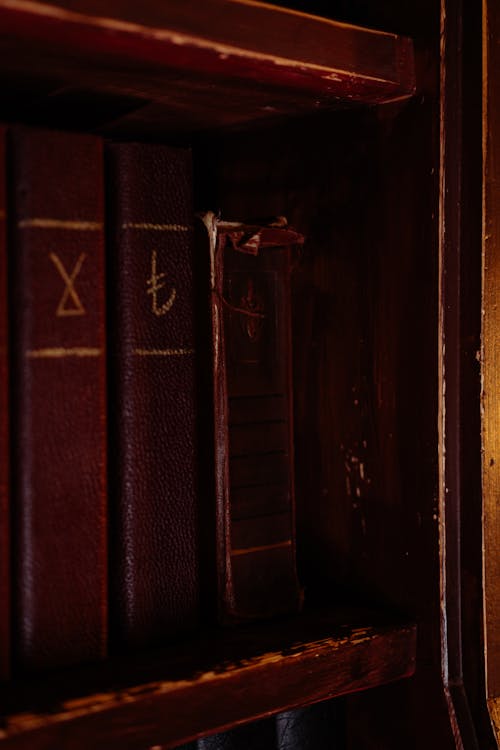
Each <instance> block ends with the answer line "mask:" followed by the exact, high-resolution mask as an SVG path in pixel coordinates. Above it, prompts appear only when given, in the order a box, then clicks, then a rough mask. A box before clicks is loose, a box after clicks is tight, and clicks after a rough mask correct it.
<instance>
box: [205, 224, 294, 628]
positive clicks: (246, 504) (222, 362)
mask: <svg viewBox="0 0 500 750" xmlns="http://www.w3.org/2000/svg"><path fill="white" fill-rule="evenodd" d="M301 241H302V237H301V236H300V235H298V234H297V233H296V232H294V231H293V230H285V229H283V230H279V229H271V228H264V227H260V228H257V227H253V228H242V229H234V228H228V229H227V230H226V229H225V228H224V226H223V224H220V225H219V227H218V231H217V236H216V239H215V240H214V241H213V242H212V247H213V252H212V284H213V292H212V318H213V326H214V350H215V351H214V405H215V442H216V451H215V454H216V495H217V513H218V519H217V536H218V570H219V590H220V610H221V617H222V619H223V620H232V619H253V618H259V617H269V616H272V615H276V614H283V613H286V612H292V611H295V610H297V609H298V608H299V607H300V605H301V591H300V587H299V584H298V580H297V575H296V565H295V534H294V470H293V420H292V383H291V328H290V266H291V264H290V252H291V249H290V246H291V244H293V243H299V242H301Z"/></svg>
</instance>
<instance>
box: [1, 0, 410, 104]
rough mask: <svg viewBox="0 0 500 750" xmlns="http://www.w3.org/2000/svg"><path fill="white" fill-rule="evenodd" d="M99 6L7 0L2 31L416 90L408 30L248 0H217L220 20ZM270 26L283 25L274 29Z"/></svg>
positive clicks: (156, 62) (255, 74) (374, 88)
mask: <svg viewBox="0 0 500 750" xmlns="http://www.w3.org/2000/svg"><path fill="white" fill-rule="evenodd" d="M93 5H94V6H95V4H93V3H92V2H87V1H86V0H78V1H77V2H74V3H72V4H71V9H69V8H67V7H65V3H64V2H57V0H53V2H46V3H44V2H38V1H37V0H0V22H1V25H2V35H3V36H4V37H5V38H7V37H10V38H11V39H15V38H18V40H19V41H21V40H22V41H24V42H26V43H30V42H33V41H37V42H42V43H45V44H46V45H47V49H50V51H52V52H53V51H58V50H60V51H62V52H66V53H67V52H68V51H71V50H73V51H74V54H75V55H77V56H79V57H80V59H82V60H86V59H93V58H94V57H95V56H96V55H101V56H102V55H104V57H105V58H107V59H109V60H113V59H114V57H115V56H116V55H118V56H121V57H123V58H126V59H128V60H132V61H136V62H138V63H139V62H141V63H148V64H153V66H155V67H156V68H157V69H158V70H161V68H162V67H167V68H168V67H170V68H178V69H179V70H181V71H182V70H184V71H189V72H191V73H199V74H209V75H210V74H214V75H222V76H226V77H227V76H228V77H229V78H234V79H238V78H246V79H252V80H254V81H256V82H260V83H262V81H265V83H266V84H267V85H270V86H276V87H277V88H278V87H282V88H283V87H285V86H287V87H289V88H291V89H293V88H297V89H298V90H299V89H302V90H304V91H309V92H311V93H312V92H316V93H318V95H319V94H323V95H330V96H332V97H338V98H347V99H352V100H354V101H366V102H378V101H385V100H387V101H392V100H394V99H399V98H406V97H408V96H410V95H412V94H413V93H414V92H415V70H414V52H413V43H412V41H411V40H410V39H408V38H407V37H402V36H397V35H395V34H389V33H385V32H380V31H374V30H371V29H364V28H361V27H357V26H351V25H348V24H344V23H339V22H335V21H331V20H328V19H322V18H318V17H314V16H311V15H308V14H304V13H298V12H296V11H290V10H287V9H285V8H280V7H276V6H271V5H266V4H265V3H259V2H249V0H210V1H209V6H210V7H209V8H208V7H206V5H204V13H203V18H204V19H205V21H206V19H207V18H217V19H218V20H217V23H212V24H210V23H205V24H204V26H203V27H200V26H198V22H197V20H196V19H197V13H196V8H195V7H192V8H191V18H189V14H188V13H185V14H184V16H183V17H182V19H181V21H179V19H178V17H177V16H178V9H177V10H176V9H174V10H173V11H172V10H171V9H169V6H170V4H169V3H163V4H162V5H161V13H160V14H158V12H156V13H155V12H153V11H152V6H153V5H154V4H153V3H152V2H143V3H141V4H135V6H134V5H133V4H123V7H122V8H120V7H119V6H118V7H117V4H116V3H114V4H113V8H112V9H107V10H106V13H103V14H102V15H96V14H95V12H94V13H93V12H92V10H93ZM188 5H193V4H192V3H191V4H190V3H188ZM157 7H158V4H157V5H156V9H157ZM209 11H211V12H209ZM113 12H114V15H113ZM176 14H177V15H176ZM198 15H199V14H198ZM226 17H228V18H229V21H228V22H226V21H225V20H224V19H225V18H226ZM269 29H272V30H276V29H279V33H277V34H276V38H275V37H274V36H273V34H272V33H269ZM299 42H300V45H299ZM319 50H321V52H319Z"/></svg>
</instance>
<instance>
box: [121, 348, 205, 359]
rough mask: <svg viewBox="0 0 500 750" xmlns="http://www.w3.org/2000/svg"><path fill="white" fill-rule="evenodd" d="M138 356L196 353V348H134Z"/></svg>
mask: <svg viewBox="0 0 500 750" xmlns="http://www.w3.org/2000/svg"><path fill="white" fill-rule="evenodd" d="M134 354H136V355H137V356H138V357H179V356H182V355H183V354H194V349H134Z"/></svg>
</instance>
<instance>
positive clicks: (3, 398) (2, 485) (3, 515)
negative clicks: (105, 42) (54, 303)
mask: <svg viewBox="0 0 500 750" xmlns="http://www.w3.org/2000/svg"><path fill="white" fill-rule="evenodd" d="M5 137H6V134H5V128H4V127H0V680H5V679H7V677H8V676H9V664H10V615H11V608H10V530H9V527H10V522H9V513H10V508H9V474H10V470H9V378H8V372H9V370H8V316H7V289H8V284H7V242H6V219H7V201H6V164H5Z"/></svg>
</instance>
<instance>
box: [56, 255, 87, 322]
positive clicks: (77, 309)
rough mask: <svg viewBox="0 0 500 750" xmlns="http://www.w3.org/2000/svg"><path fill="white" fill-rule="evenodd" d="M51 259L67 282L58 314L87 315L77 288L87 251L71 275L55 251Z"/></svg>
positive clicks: (77, 262)
mask: <svg viewBox="0 0 500 750" xmlns="http://www.w3.org/2000/svg"><path fill="white" fill-rule="evenodd" d="M49 257H50V259H51V261H52V263H53V264H54V265H55V267H56V268H57V270H58V271H59V273H60V274H61V277H62V280H63V281H64V283H65V284H66V286H65V288H64V292H63V296H62V297H61V301H60V302H59V305H58V307H57V311H56V315H58V316H60V317H62V316H65V315H85V308H84V306H83V305H82V302H81V300H80V297H79V296H78V294H77V292H76V289H75V279H76V277H77V276H78V274H79V273H80V269H81V267H82V265H83V261H84V260H85V258H86V257H87V256H86V254H85V253H82V254H81V255H80V257H79V258H78V260H77V261H76V263H75V267H74V268H73V270H72V272H71V276H70V275H69V274H68V272H67V271H66V269H65V268H64V266H63V264H62V263H61V260H60V259H59V258H58V256H57V255H56V254H55V253H50V256H49ZM70 301H71V305H70V306H69V307H68V303H69V302H70Z"/></svg>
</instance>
